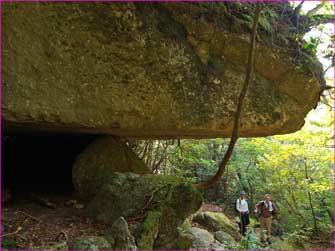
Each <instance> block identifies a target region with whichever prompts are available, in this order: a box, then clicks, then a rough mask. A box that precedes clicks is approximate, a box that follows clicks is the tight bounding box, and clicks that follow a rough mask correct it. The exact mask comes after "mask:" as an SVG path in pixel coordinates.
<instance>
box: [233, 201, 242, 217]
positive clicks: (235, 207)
mask: <svg viewBox="0 0 335 251" xmlns="http://www.w3.org/2000/svg"><path fill="white" fill-rule="evenodd" d="M238 200H240V198H237V199H236V200H235V203H234V209H235V212H236V213H238V214H239V213H240V212H239V211H238V210H237V206H236V205H237V201H238ZM240 202H241V200H240Z"/></svg>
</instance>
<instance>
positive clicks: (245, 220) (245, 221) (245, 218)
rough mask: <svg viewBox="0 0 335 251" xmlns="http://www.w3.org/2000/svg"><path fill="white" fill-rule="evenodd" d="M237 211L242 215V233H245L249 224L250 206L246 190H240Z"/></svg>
mask: <svg viewBox="0 0 335 251" xmlns="http://www.w3.org/2000/svg"><path fill="white" fill-rule="evenodd" d="M235 206H236V211H237V212H238V213H239V217H240V229H241V233H242V234H243V235H245V233H246V230H247V225H249V223H250V220H249V207H248V201H247V199H246V198H245V192H244V191H241V192H240V197H239V198H238V199H237V200H236V205H235Z"/></svg>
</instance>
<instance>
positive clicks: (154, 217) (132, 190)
mask: <svg viewBox="0 0 335 251" xmlns="http://www.w3.org/2000/svg"><path fill="white" fill-rule="evenodd" d="M201 204H202V194H201V192H200V191H199V190H198V189H197V188H195V186H194V185H193V184H191V183H188V182H185V180H183V179H181V178H179V177H175V176H163V175H150V174H146V175H142V176H139V175H137V176H134V174H133V173H117V172H116V173H113V174H111V175H110V176H109V182H106V184H105V185H104V186H102V188H101V190H100V191H99V192H98V193H97V195H96V196H95V197H94V198H93V200H92V201H91V202H90V203H89V204H88V206H87V210H88V213H89V214H90V215H91V216H92V217H94V218H95V219H96V220H98V221H100V222H103V223H107V224H112V223H113V222H114V221H115V220H116V219H117V218H118V217H120V216H123V217H125V218H128V219H131V218H136V217H138V216H139V215H143V214H146V215H147V216H146V220H145V221H144V223H143V224H144V225H142V232H141V240H142V243H141V245H142V246H143V247H149V246H151V245H152V244H151V243H152V242H153V243H154V244H153V245H154V247H155V248H164V247H165V246H167V245H170V243H171V242H173V241H175V240H176V239H177V238H178V235H179V232H178V229H177V228H178V226H179V225H181V224H182V223H183V221H184V220H185V219H186V218H187V217H188V216H189V215H190V214H192V213H195V212H196V211H197V210H198V209H199V208H200V206H201ZM159 215H160V216H159ZM158 222H159V224H158V226H157V223H158ZM149 226H153V227H154V229H152V230H153V232H151V230H150V231H149ZM156 227H158V235H156V230H155V229H156ZM142 233H143V235H142Z"/></svg>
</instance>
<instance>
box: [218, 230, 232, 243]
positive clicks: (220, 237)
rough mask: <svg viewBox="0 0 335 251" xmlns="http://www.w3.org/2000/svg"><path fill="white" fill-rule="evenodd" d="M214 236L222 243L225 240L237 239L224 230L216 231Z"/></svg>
mask: <svg viewBox="0 0 335 251" xmlns="http://www.w3.org/2000/svg"><path fill="white" fill-rule="evenodd" d="M214 238H215V239H216V240H218V241H219V242H221V243H223V242H224V241H228V242H235V239H234V238H233V237H232V236H231V235H230V234H228V233H226V232H224V231H217V232H215V234H214Z"/></svg>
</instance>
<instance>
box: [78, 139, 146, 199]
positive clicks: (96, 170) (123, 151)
mask: <svg viewBox="0 0 335 251" xmlns="http://www.w3.org/2000/svg"><path fill="white" fill-rule="evenodd" d="M72 172H73V174H72V179H73V184H74V187H75V189H76V191H77V192H78V193H79V195H80V196H81V197H82V198H83V199H86V200H89V199H91V198H92V197H93V196H94V195H95V194H96V193H97V191H98V190H99V189H100V187H101V186H102V185H103V184H105V183H106V181H107V180H109V179H110V175H112V174H113V172H132V173H136V174H144V173H150V169H149V168H148V167H147V166H146V165H145V163H144V162H143V161H142V160H141V159H140V158H139V157H138V156H137V155H136V154H135V153H134V152H133V151H132V150H131V149H130V148H129V147H128V146H127V145H126V144H125V143H124V142H123V141H122V140H121V139H120V138H119V137H114V136H102V137H99V138H98V139H96V140H95V141H93V142H92V143H91V144H90V145H88V147H87V148H86V149H85V150H84V151H83V152H82V153H81V154H80V155H79V156H78V157H77V159H76V161H75V163H74V166H73V171H72Z"/></svg>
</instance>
